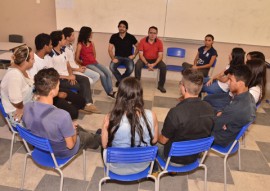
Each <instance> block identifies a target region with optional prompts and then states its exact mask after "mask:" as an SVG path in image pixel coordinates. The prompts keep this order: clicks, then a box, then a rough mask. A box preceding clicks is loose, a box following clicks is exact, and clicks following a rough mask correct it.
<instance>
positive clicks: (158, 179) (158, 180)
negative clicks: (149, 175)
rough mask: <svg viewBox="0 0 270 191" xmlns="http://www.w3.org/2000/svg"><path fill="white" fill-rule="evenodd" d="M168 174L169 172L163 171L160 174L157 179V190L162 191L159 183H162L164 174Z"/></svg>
mask: <svg viewBox="0 0 270 191" xmlns="http://www.w3.org/2000/svg"><path fill="white" fill-rule="evenodd" d="M166 173H168V171H162V172H160V173H159V174H158V177H157V190H160V188H159V185H160V184H159V182H160V177H161V176H162V175H163V174H166Z"/></svg>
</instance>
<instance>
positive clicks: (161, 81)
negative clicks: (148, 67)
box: [135, 59, 167, 87]
mask: <svg viewBox="0 0 270 191" xmlns="http://www.w3.org/2000/svg"><path fill="white" fill-rule="evenodd" d="M146 60H147V62H148V63H150V64H152V63H154V62H155V61H156V60H148V59H146ZM143 67H144V63H143V62H142V61H141V59H139V60H138V61H137V62H136V64H135V77H136V78H137V79H138V80H140V79H141V74H142V68H143ZM155 68H158V69H159V70H160V73H159V82H158V86H161V87H163V86H164V84H165V81H166V73H167V67H166V64H165V63H164V62H163V61H162V60H161V61H160V62H159V63H158V64H157V65H156V67H155Z"/></svg>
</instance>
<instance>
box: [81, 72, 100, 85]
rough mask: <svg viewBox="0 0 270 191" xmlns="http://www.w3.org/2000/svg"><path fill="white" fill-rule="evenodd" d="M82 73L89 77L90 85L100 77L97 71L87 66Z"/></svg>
mask: <svg viewBox="0 0 270 191" xmlns="http://www.w3.org/2000/svg"><path fill="white" fill-rule="evenodd" d="M83 74H84V75H86V76H87V77H88V78H89V81H90V84H91V85H92V84H95V83H96V82H97V81H98V80H99V77H100V75H99V73H98V72H96V71H93V70H90V69H88V68H86V70H85V71H84V73H83Z"/></svg>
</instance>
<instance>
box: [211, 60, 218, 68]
mask: <svg viewBox="0 0 270 191" xmlns="http://www.w3.org/2000/svg"><path fill="white" fill-rule="evenodd" d="M216 64H217V59H215V61H214V63H213V64H212V66H211V67H212V68H215V67H216Z"/></svg>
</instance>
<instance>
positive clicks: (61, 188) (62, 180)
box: [55, 168, 64, 191]
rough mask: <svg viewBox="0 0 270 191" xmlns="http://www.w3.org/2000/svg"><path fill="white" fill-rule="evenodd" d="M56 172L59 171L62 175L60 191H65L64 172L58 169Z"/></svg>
mask: <svg viewBox="0 0 270 191" xmlns="http://www.w3.org/2000/svg"><path fill="white" fill-rule="evenodd" d="M55 170H57V171H58V172H59V173H60V191H63V183H64V175H63V172H62V171H61V169H59V168H56V169H55Z"/></svg>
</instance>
